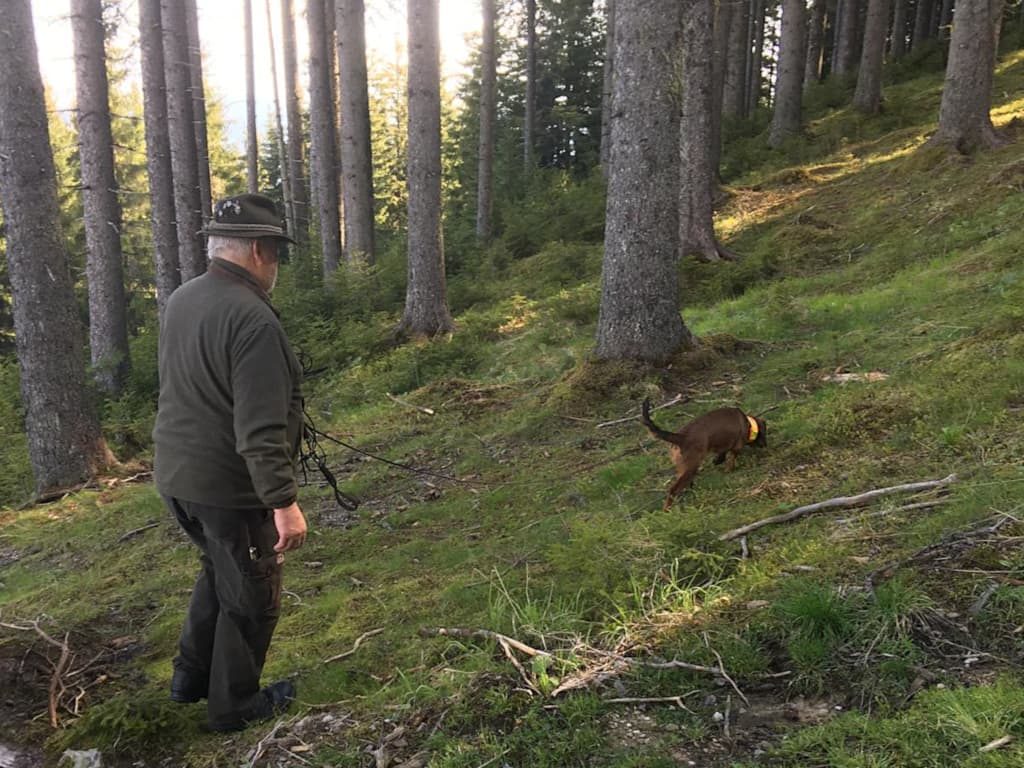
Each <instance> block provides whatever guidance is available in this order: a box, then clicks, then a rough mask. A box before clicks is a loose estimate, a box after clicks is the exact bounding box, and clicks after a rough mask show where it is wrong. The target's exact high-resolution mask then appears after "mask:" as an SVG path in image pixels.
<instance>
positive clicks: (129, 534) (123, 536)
mask: <svg viewBox="0 0 1024 768" xmlns="http://www.w3.org/2000/svg"><path fill="white" fill-rule="evenodd" d="M158 525H160V522H159V521H157V522H155V523H147V524H146V525H143V526H141V527H139V528H134V529H132V530H130V531H128V532H127V533H122V534H121V537H120V538H119V539H118V540H117V543H118V544H120V543H121V542H123V541H128V539H133V538H135V537H136V536H138V535H139V534H140V533H144V532H146V531H148V530H149V529H150V528H156V527H157V526H158Z"/></svg>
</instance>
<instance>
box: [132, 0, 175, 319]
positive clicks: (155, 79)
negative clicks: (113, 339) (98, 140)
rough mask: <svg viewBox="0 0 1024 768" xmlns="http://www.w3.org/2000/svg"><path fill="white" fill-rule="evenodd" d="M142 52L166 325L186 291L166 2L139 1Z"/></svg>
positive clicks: (159, 291)
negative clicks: (171, 129)
mask: <svg viewBox="0 0 1024 768" xmlns="http://www.w3.org/2000/svg"><path fill="white" fill-rule="evenodd" d="M139 50H140V52H141V58H142V94H143V108H144V114H145V119H144V120H143V125H144V126H145V130H146V172H147V175H148V177H149V207H150V214H149V215H150V223H151V225H152V232H153V250H154V261H155V265H154V266H155V269H154V272H155V274H156V306H157V311H158V313H159V317H160V319H161V321H162V320H163V316H164V307H166V306H167V299H169V298H170V296H171V294H172V293H174V291H175V289H176V288H177V287H178V286H179V285H181V268H180V267H179V265H178V235H177V232H176V231H175V228H174V180H173V176H172V171H171V138H170V134H169V133H168V127H167V97H166V95H165V91H166V86H165V82H166V80H165V75H164V41H163V29H162V24H161V21H160V0H139Z"/></svg>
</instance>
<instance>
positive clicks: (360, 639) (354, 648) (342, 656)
mask: <svg viewBox="0 0 1024 768" xmlns="http://www.w3.org/2000/svg"><path fill="white" fill-rule="evenodd" d="M383 631H384V627H380V628H378V629H371V630H370V631H369V632H363V634H361V635H360V636H359V637H357V638H356V642H355V645H353V646H352V647H351V648H350V649H349V650H347V651H345V652H344V653H339V654H338V655H337V656H331V657H330V658H329V659H324V664H330V663H331V662H332V661H341V660H342V659H346V658H348V657H349V656H351V655H352V654H353V653H355V652H356V651H358V650H359V646H360V645H362V644H363V640H366V639H368V638H371V637H373V636H374V635H379V634H380V633H381V632H383Z"/></svg>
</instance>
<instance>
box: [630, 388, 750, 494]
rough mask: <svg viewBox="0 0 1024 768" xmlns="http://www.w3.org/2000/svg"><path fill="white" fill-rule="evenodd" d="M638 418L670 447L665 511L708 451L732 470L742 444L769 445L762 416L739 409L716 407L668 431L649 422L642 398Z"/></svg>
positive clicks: (647, 404)
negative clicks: (671, 472) (672, 474)
mask: <svg viewBox="0 0 1024 768" xmlns="http://www.w3.org/2000/svg"><path fill="white" fill-rule="evenodd" d="M640 421H641V422H643V425H644V426H645V427H647V431H648V432H650V433H651V434H652V435H654V436H655V437H656V438H658V439H659V440H664V441H666V442H668V443H671V446H672V447H671V448H669V452H670V453H671V455H672V463H673V464H675V465H676V481H675V482H674V483H672V487H671V488H669V490H668V496H667V497H666V498H665V507H664V509H665V511H668V509H669V508H670V507H671V506H672V502H673V501H674V500H675V497H676V496H678V495H679V493H680V492H682V491H683V490H684V489H686V488H687V487H689V485H690V483H692V482H693V478H694V477H696V475H697V471H698V470H699V469H700V465H701V464H703V463H704V459H705V458H706V457H707V456H708V455H709V454H715V464H721V463H722V462H724V461H726V460H728V463H727V464H726V470H728V471H730V472H731V471H732V470H733V469H734V468H735V467H736V454H738V453H739V452H740V451H741V450H743V446H745V445H756V446H760V447H762V448H765V447H767V446H768V427H767V426H766V425H765V423H764V419H760V418H758V417H756V416H748V415H747V414H745V413H744V412H743V411H741V410H740V409H739V408H717V409H715V410H713V411H709V412H708V413H705V414H704V415H703V416H698V417H697V418H696V419H694V420H693V421H691V422H690V423H689V424H687V425H686V426H685V427H683V428H682V429H680V430H679V431H678V432H668V431H666V430H664V429H662V428H661V427H659V426H658V425H657V424H655V423H654V422H653V421H651V401H650V400H644V404H643V408H642V409H641V415H640Z"/></svg>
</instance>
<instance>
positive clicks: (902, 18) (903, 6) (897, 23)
mask: <svg viewBox="0 0 1024 768" xmlns="http://www.w3.org/2000/svg"><path fill="white" fill-rule="evenodd" d="M908 2H909V0H895V3H896V4H895V6H894V7H893V11H892V34H891V35H890V41H891V42H890V44H889V55H890V56H891V57H892V59H893V60H894V61H896V60H898V59H902V58H903V57H904V56H905V55H906V53H907V3H908Z"/></svg>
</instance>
